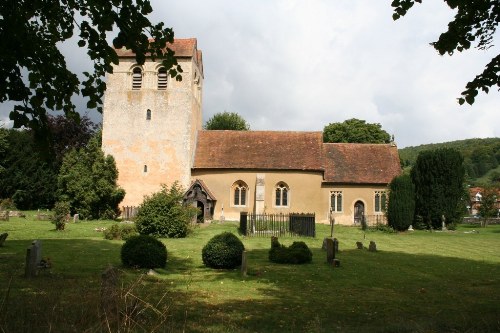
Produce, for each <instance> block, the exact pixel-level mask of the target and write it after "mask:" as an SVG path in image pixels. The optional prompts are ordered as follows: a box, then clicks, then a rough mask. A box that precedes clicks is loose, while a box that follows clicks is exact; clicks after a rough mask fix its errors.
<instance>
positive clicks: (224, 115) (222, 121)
mask: <svg viewBox="0 0 500 333" xmlns="http://www.w3.org/2000/svg"><path fill="white" fill-rule="evenodd" d="M203 128H204V129H206V130H232V131H248V130H249V129H250V125H248V123H247V122H246V120H245V119H243V117H241V116H240V115H239V114H237V113H235V112H227V111H224V112H219V113H216V114H214V115H213V116H212V118H210V119H208V121H207V122H206V123H205V126H203Z"/></svg>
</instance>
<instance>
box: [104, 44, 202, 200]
mask: <svg viewBox="0 0 500 333" xmlns="http://www.w3.org/2000/svg"><path fill="white" fill-rule="evenodd" d="M181 41H183V40H181ZM189 41H194V43H193V45H194V48H193V50H192V56H183V57H182V58H178V62H179V64H180V65H181V67H182V69H183V73H182V81H180V82H178V81H176V80H175V79H172V78H170V76H169V77H168V85H167V89H166V90H158V87H157V81H158V76H157V75H158V69H159V68H160V67H161V64H160V63H159V62H152V61H150V60H149V61H147V62H146V63H145V64H144V65H142V66H139V67H140V68H141V69H142V86H141V89H139V90H132V71H133V68H134V67H137V64H136V63H135V59H134V58H133V57H121V58H120V63H119V64H118V65H117V66H114V71H113V74H110V75H108V77H107V90H106V93H105V96H104V111H103V135H102V147H103V150H104V152H105V153H106V154H110V155H112V156H113V157H114V158H115V161H116V165H117V168H118V171H119V176H118V184H119V185H120V186H121V187H123V188H124V189H125V191H126V196H125V199H124V201H123V202H122V205H123V206H137V205H139V204H140V203H141V202H142V200H143V197H144V195H149V194H151V193H154V192H157V191H158V190H159V189H160V187H161V184H167V185H170V184H172V183H173V182H175V181H178V182H179V183H180V185H182V186H184V187H185V188H187V187H188V186H189V184H190V180H191V167H192V163H193V154H194V149H195V143H196V134H197V131H198V130H200V129H201V122H202V116H201V102H202V101H201V96H202V94H201V93H202V88H203V72H202V68H203V67H202V64H201V63H199V60H198V51H197V50H196V40H189ZM147 110H150V115H151V117H150V119H147V112H148V111H147Z"/></svg>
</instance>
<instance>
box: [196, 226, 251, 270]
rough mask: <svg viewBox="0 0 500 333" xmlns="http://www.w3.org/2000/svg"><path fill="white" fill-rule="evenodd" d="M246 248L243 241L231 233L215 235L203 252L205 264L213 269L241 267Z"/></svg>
mask: <svg viewBox="0 0 500 333" xmlns="http://www.w3.org/2000/svg"><path fill="white" fill-rule="evenodd" d="M244 250H245V247H244V246H243V243H242V242H241V240H240V239H239V238H238V237H236V236H235V235H234V234H232V233H230V232H224V233H222V234H219V235H215V236H214V237H212V239H210V240H209V241H208V243H207V244H206V245H205V246H204V247H203V250H202V251H201V256H202V259H203V263H204V264H205V265H206V266H208V267H211V268H235V267H237V266H239V265H241V255H242V254H243V251H244Z"/></svg>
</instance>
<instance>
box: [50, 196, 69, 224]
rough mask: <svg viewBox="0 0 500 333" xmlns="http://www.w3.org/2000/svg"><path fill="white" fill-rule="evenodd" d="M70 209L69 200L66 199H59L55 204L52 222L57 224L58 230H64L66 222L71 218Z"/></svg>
mask: <svg viewBox="0 0 500 333" xmlns="http://www.w3.org/2000/svg"><path fill="white" fill-rule="evenodd" d="M69 209H70V206H69V202H66V201H58V202H56V204H55V205H54V209H53V211H54V215H53V216H52V223H54V225H55V226H56V230H64V227H65V226H66V222H68V220H69V212H70V210H69Z"/></svg>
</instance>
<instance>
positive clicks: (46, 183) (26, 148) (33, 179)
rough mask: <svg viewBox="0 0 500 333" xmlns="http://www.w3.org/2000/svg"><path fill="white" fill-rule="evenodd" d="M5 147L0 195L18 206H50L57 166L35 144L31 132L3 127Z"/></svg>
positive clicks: (52, 198)
mask: <svg viewBox="0 0 500 333" xmlns="http://www.w3.org/2000/svg"><path fill="white" fill-rule="evenodd" d="M5 131H6V132H7V137H6V141H7V147H6V150H5V153H4V154H0V165H3V166H4V167H5V170H4V172H3V173H2V176H1V177H0V198H3V199H7V198H11V199H12V200H13V201H14V203H15V204H16V206H17V208H19V209H37V208H52V206H53V205H54V202H55V192H56V189H57V172H58V169H57V167H56V165H55V163H53V162H52V161H50V159H49V158H47V157H48V156H47V155H46V154H44V152H42V151H41V150H40V149H39V147H38V145H36V144H35V139H34V134H33V131H30V130H14V129H9V130H5Z"/></svg>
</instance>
